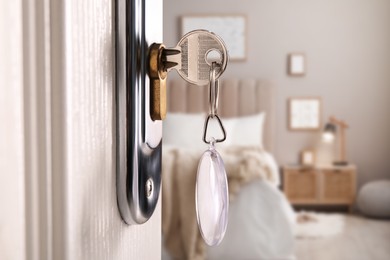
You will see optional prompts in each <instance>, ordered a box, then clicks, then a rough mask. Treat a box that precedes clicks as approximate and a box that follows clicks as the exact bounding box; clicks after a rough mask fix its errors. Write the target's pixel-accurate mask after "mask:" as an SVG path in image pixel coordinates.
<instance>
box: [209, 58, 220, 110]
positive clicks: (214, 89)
mask: <svg viewBox="0 0 390 260" xmlns="http://www.w3.org/2000/svg"><path fill="white" fill-rule="evenodd" d="M217 68H218V65H217V63H216V62H213V63H212V64H211V69H210V87H209V88H210V89H209V113H210V115H211V116H215V115H216V114H217V113H218V100H219V80H217V79H216V74H217Z"/></svg>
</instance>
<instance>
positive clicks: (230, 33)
mask: <svg viewBox="0 0 390 260" xmlns="http://www.w3.org/2000/svg"><path fill="white" fill-rule="evenodd" d="M196 29H204V30H208V31H210V32H213V33H215V34H217V35H218V36H220V37H221V38H222V40H223V41H224V42H225V44H226V48H227V49H228V53H229V58H230V60H233V61H234V60H245V59H246V16H244V15H188V16H183V17H181V35H184V34H186V33H188V32H190V31H192V30H196Z"/></svg>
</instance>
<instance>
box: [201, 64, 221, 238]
mask: <svg viewBox="0 0 390 260" xmlns="http://www.w3.org/2000/svg"><path fill="white" fill-rule="evenodd" d="M217 70H218V64H217V63H216V62H213V63H212V64H211V70H210V93H209V115H208V116H207V118H206V121H205V124H204V132H203V141H204V142H205V143H206V144H209V148H208V149H207V150H206V151H205V152H204V153H203V155H202V157H201V158H200V161H199V165H198V173H197V178H196V189H195V192H196V193H195V203H196V216H197V221H198V226H199V230H200V233H201V235H202V237H203V239H204V241H205V242H206V244H207V245H209V246H216V245H218V244H220V243H221V241H222V239H223V237H224V235H225V232H226V228H227V223H228V211H229V194H228V183H227V176H226V171H225V165H224V163H223V160H222V158H221V156H220V154H219V153H218V151H217V150H216V148H215V145H216V143H220V142H223V141H225V139H226V132H225V128H224V127H223V124H222V121H221V119H220V118H219V116H218V114H217V109H218V94H219V93H218V91H219V82H218V79H216V72H217ZM210 120H217V122H218V124H219V126H220V128H221V130H222V133H223V137H222V138H221V139H216V138H214V137H211V138H210V139H208V140H207V129H208V125H209V122H210Z"/></svg>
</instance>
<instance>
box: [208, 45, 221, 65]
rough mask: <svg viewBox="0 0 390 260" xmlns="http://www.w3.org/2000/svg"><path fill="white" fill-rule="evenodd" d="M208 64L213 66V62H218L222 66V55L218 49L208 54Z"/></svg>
mask: <svg viewBox="0 0 390 260" xmlns="http://www.w3.org/2000/svg"><path fill="white" fill-rule="evenodd" d="M206 62H207V64H209V65H210V66H211V64H212V63H213V62H216V63H218V64H222V55H221V52H219V51H218V50H216V49H211V50H209V51H208V52H207V53H206Z"/></svg>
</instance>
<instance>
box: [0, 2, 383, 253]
mask: <svg viewBox="0 0 390 260" xmlns="http://www.w3.org/2000/svg"><path fill="white" fill-rule="evenodd" d="M119 2H121V3H122V4H124V3H127V4H129V5H130V4H135V3H136V4H141V3H145V5H146V7H147V9H148V12H147V17H148V19H147V21H149V18H154V23H146V26H147V29H148V33H147V34H148V35H147V36H148V37H151V38H147V40H148V41H149V40H150V39H153V41H158V42H163V43H164V45H165V46H168V47H174V46H176V45H177V43H178V41H179V40H180V39H181V38H182V36H183V35H184V34H186V33H187V32H189V31H191V30H193V29H206V30H209V31H213V32H215V33H216V34H217V35H219V36H220V37H221V38H222V39H223V41H224V42H225V43H226V46H227V49H228V52H229V56H230V60H229V62H228V64H227V68H226V71H225V72H224V73H223V74H222V76H221V77H220V89H219V90H220V92H219V106H218V115H219V116H220V118H221V120H222V123H223V125H224V127H225V130H226V133H227V138H226V140H225V141H224V142H222V143H218V144H216V146H215V149H216V151H218V153H219V154H220V156H221V158H222V159H223V162H224V168H225V170H226V176H227V180H228V188H229V192H228V194H229V211H228V223H227V229H226V233H224V232H223V229H220V230H219V229H215V230H216V231H217V232H216V233H213V232H211V233H207V234H204V235H206V236H207V237H209V238H210V237H211V238H213V239H215V240H221V239H222V237H223V239H222V242H221V243H220V244H219V245H218V246H215V247H209V246H207V245H206V244H205V242H204V240H203V238H202V235H201V234H200V232H199V227H198V223H197V222H198V221H197V212H196V205H195V199H196V195H195V192H196V187H197V186H196V181H197V173H198V165H199V162H200V158H201V156H202V154H203V153H204V152H205V151H206V150H207V149H208V145H206V144H205V143H204V142H203V141H202V136H203V131H204V122H205V118H206V116H207V115H208V112H209V107H208V105H209V103H208V95H209V88H208V86H194V85H190V84H187V83H186V81H184V80H183V79H182V78H181V77H180V76H179V75H178V73H176V72H171V73H170V74H169V77H168V82H167V84H168V86H167V91H168V93H167V94H168V115H167V118H166V120H165V121H164V122H163V137H164V138H163V153H162V192H161V195H160V197H159V200H158V204H157V207H156V209H155V211H154V213H153V215H152V217H151V218H150V219H149V220H148V221H147V222H146V223H144V224H142V225H127V224H126V223H125V222H124V221H123V220H122V218H121V214H120V212H119V210H118V205H117V204H118V199H117V191H118V190H120V189H118V188H117V184H118V183H117V171H118V167H117V159H118V158H126V157H125V156H124V157H119V155H118V154H117V140H118V128H117V124H116V123H117V122H119V121H118V117H117V116H116V104H117V103H118V101H117V96H116V93H119V92H117V89H116V86H117V85H118V84H117V83H118V82H119V81H118V77H117V73H118V74H120V72H119V69H118V68H120V66H118V62H121V61H124V59H123V57H120V56H119V55H118V56H119V57H118V56H117V54H118V52H117V51H118V50H119V49H120V46H121V45H120V44H118V42H119V41H118V35H119V33H118V30H117V27H116V23H117V22H118V17H117V16H116V11H117V10H116V9H117V8H118V9H119V10H118V11H120V12H121V13H125V11H126V10H128V9H125V8H121V6H119V5H118V3H119ZM162 10H163V12H162ZM156 21H157V22H156ZM134 24H136V25H134ZM134 24H132V26H134V27H135V26H139V25H140V24H138V23H134ZM162 28H163V30H161V29H162ZM149 30H150V32H151V33H149ZM141 31H142V30H140V32H141ZM124 38H125V37H124ZM124 38H123V39H124ZM126 39H127V38H126ZM147 44H151V42H147ZM144 51H145V52H144V53H141V52H137V54H138V53H141V55H144V57H146V56H147V49H146V48H145V50H144ZM129 60H130V61H131V62H134V63H132V64H137V65H138V66H145V63H142V62H139V63H137V62H135V61H136V60H137V59H136V57H129ZM129 60H128V61H129ZM135 71H136V72H137V73H138V72H139V71H138V70H135ZM141 71H144V70H141ZM120 75H121V74H120ZM126 75H127V74H126ZM122 76H123V75H122ZM145 77H147V76H146V75H145ZM145 82H148V81H147V80H146V81H145ZM139 86H142V85H139ZM146 86H147V84H146ZM122 97H123V96H122ZM389 98H390V1H388V0H371V1H367V0H316V1H313V0H311V1H309V0H289V1H287V0H272V1H271V0H246V1H237V0H208V1H206V0H197V1H190V0H180V1H175V0H164V1H162V0H145V1H143V0H133V1H125V0H123V1H119V0H109V1H96V0H83V1H78V0H14V1H6V0H0V205H1V208H0V260H3V259H4V260H19V259H20V260H23V259H31V260H51V259H56V260H67V259H72V260H74V259H83V260H84V259H94V260H95V259H141V260H144V259H145V260H151V259H164V260H169V259H172V260H176V259H178V260H186V259H190V260H194V259H196V260H201V259H218V260H220V259H223V260H230V259H232V260H249V259H251V260H252V259H267V260H282V259H283V260H295V259H297V260H301V259H302V260H322V259H324V260H325V259H326V260H329V259H331V260H341V259H342V260H367V259H369V260H388V259H390V246H389V245H390V116H389V115H388V114H389V112H390V102H389V101H388V100H389ZM141 103H142V102H141ZM142 111H144V110H142ZM145 111H146V110H145ZM124 121H125V120H124ZM121 122H123V121H121ZM157 124H159V123H157ZM208 130H209V131H208V133H207V136H208V138H210V137H216V138H219V137H221V130H220V128H219V125H218V123H217V122H216V121H215V120H214V119H212V120H211V121H210V125H209V128H208ZM158 140H159V139H158ZM143 144H144V143H143ZM128 156H131V155H128ZM134 157H136V156H134ZM215 158H216V157H210V158H209V159H210V162H212V163H211V164H209V165H207V164H206V163H205V164H202V166H204V167H201V168H202V169H205V171H201V173H202V176H203V177H204V179H203V182H201V183H198V184H199V185H198V187H199V188H200V189H202V190H206V191H207V187H208V186H207V185H210V186H211V188H214V189H209V191H210V190H211V191H215V190H218V187H220V186H213V185H212V184H213V183H214V182H213V180H215V179H212V178H210V180H208V179H207V176H210V177H213V176H214V177H215V176H217V175H218V176H219V178H222V179H219V180H222V181H220V182H219V183H223V176H224V172H223V171H221V170H217V168H216V167H211V166H210V165H214V163H215V162H216V159H215ZM202 162H204V161H202ZM221 176H222V177H221ZM119 183H120V184H122V185H123V186H122V187H125V186H126V185H125V184H124V183H122V182H119ZM129 186H130V185H128V186H127V188H129ZM141 187H142V186H141ZM147 187H148V188H149V187H150V186H147ZM141 190H142V189H141ZM152 190H153V188H152ZM200 194H203V195H204V194H205V193H200ZM216 194H217V195H215V194H213V195H210V196H206V199H205V197H203V198H199V201H198V202H199V206H200V207H202V208H203V209H207V210H208V211H209V212H211V213H213V214H214V215H213V216H214V218H211V217H210V218H206V219H208V220H210V223H212V224H213V225H210V226H211V227H214V226H215V227H221V226H222V227H223V224H224V223H222V222H219V216H221V215H218V214H219V213H221V212H224V210H226V208H227V205H226V204H224V203H221V200H220V199H219V198H220V197H218V193H216ZM126 195H128V193H126ZM215 223H217V224H221V225H214V224H215ZM223 233H224V236H223Z"/></svg>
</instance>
